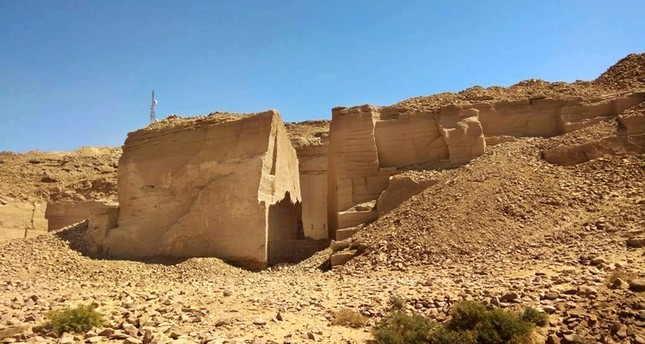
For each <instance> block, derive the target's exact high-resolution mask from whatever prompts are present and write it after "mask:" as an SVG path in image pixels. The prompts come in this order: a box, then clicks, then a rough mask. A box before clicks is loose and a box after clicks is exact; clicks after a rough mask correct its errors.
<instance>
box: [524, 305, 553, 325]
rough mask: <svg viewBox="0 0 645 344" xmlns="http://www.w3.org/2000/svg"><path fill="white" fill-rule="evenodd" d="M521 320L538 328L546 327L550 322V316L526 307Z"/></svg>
mask: <svg viewBox="0 0 645 344" xmlns="http://www.w3.org/2000/svg"><path fill="white" fill-rule="evenodd" d="M520 318H521V319H522V320H524V321H528V322H530V323H533V324H535V325H537V326H546V323H547V322H548V321H549V316H548V315H547V314H546V313H544V312H540V311H539V310H537V309H535V308H533V307H526V308H525V309H524V312H523V313H522V315H521V316H520Z"/></svg>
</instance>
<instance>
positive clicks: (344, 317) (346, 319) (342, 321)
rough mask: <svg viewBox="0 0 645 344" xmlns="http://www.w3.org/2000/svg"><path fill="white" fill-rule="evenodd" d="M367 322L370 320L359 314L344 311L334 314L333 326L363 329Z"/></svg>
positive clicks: (348, 310) (347, 310)
mask: <svg viewBox="0 0 645 344" xmlns="http://www.w3.org/2000/svg"><path fill="white" fill-rule="evenodd" d="M367 321H368V319H367V318H366V317H365V316H363V315H362V314H361V313H359V312H356V311H353V310H350V309H342V310H340V311H338V312H335V313H334V319H333V320H332V325H338V326H345V327H351V328H362V327H365V325H367Z"/></svg>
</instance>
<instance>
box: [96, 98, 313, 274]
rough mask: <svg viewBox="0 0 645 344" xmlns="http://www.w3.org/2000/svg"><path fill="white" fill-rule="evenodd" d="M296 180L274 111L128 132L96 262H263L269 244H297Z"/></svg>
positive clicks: (294, 166)
mask: <svg viewBox="0 0 645 344" xmlns="http://www.w3.org/2000/svg"><path fill="white" fill-rule="evenodd" d="M297 171H298V160H297V157H296V152H295V150H294V148H293V147H292V145H291V143H290V142H289V139H288V137H287V134H286V131H285V128H284V124H283V122H282V119H281V118H280V115H279V114H278V113H277V111H274V110H272V111H268V112H263V113H258V114H254V115H249V116H241V117H240V116H236V117H226V116H217V115H211V116H209V117H206V118H205V119H202V120H197V121H195V120H193V121H186V122H185V123H179V124H176V125H174V126H170V127H161V128H155V127H154V126H153V127H152V128H149V129H144V130H139V131H136V132H133V133H130V134H129V135H128V138H127V140H126V142H125V145H124V147H123V155H122V157H121V159H120V161H119V171H118V189H119V204H120V210H119V215H118V227H117V228H114V229H111V230H109V231H108V233H107V236H106V238H105V240H104V241H103V242H102V247H103V253H104V254H106V255H108V256H110V257H117V258H146V257H195V256H214V257H219V258H222V259H225V260H228V261H231V262H237V263H240V264H251V265H253V264H257V265H266V264H267V263H271V262H272V258H273V257H271V255H270V253H269V251H270V246H271V245H272V243H280V242H283V241H290V240H297V239H299V238H300V239H302V228H301V225H299V219H300V202H301V193H300V181H299V178H298V173H297ZM99 241H100V240H99Z"/></svg>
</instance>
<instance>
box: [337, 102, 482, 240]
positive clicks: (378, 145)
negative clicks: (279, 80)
mask: <svg viewBox="0 0 645 344" xmlns="http://www.w3.org/2000/svg"><path fill="white" fill-rule="evenodd" d="M478 115H479V111H478V110H477V109H474V108H470V109H464V108H461V107H458V106H449V107H446V108H443V109H441V110H439V111H427V112H423V111H422V112H415V111H407V110H405V109H399V108H379V107H374V106H369V105H365V106H360V107H354V108H335V109H333V110H332V122H331V131H330V152H329V172H330V173H329V201H328V202H329V214H330V219H329V221H330V226H332V232H333V233H335V230H337V229H341V228H346V227H351V226H355V225H357V224H360V223H364V222H367V221H371V220H374V219H375V218H376V217H377V216H378V212H377V211H376V210H375V209H369V208H367V209H366V208H365V207H357V206H358V205H361V204H363V203H365V202H372V201H375V200H377V199H378V198H379V195H380V194H381V192H383V190H385V189H386V188H387V186H388V182H389V178H390V176H391V175H393V174H395V173H396V171H397V168H401V167H406V166H411V165H418V164H423V165H425V166H428V167H450V166H458V165H461V164H464V163H466V162H468V161H470V160H471V159H472V158H474V157H477V156H479V155H481V154H483V153H484V149H485V146H486V143H485V141H484V135H483V131H482V126H481V123H480V122H479V119H478Z"/></svg>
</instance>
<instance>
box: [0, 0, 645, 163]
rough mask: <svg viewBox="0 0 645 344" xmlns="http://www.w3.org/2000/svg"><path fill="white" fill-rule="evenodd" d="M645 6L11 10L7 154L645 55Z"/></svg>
mask: <svg viewBox="0 0 645 344" xmlns="http://www.w3.org/2000/svg"><path fill="white" fill-rule="evenodd" d="M644 13H645V1H643V0H634V1H605V0H602V1H601V0H570V1H569V0H561V1H560V0H558V1H556V0H543V1H532V0H526V1H524V0H519V1H510V0H507V1H481V0H480V1H456V0H452V1H439V0H437V1H434V0H419V1H417V0H396V1H385V0H383V1H381V0H366V1H359V0H294V1H290V0H272V1H269V0H255V1H251V0H226V1H224V0H206V1H192V0H186V1H178V0H177V1H173V0H157V1H144V0H96V1H92V0H55V1H52V0H43V1H36V0H1V1H0V151H2V150H10V151H19V152H24V151H28V150H35V149H40V150H71V149H75V148H77V147H79V146H83V145H93V146H101V145H110V146H119V145H121V144H123V141H124V140H125V137H126V135H127V132H129V131H133V130H136V129H138V128H141V127H144V126H145V125H147V123H148V116H149V105H150V92H151V90H153V89H154V90H155V91H156V93H157V98H158V99H159V105H158V108H157V114H158V117H160V118H163V117H165V116H167V115H168V114H171V113H175V114H178V115H181V116H188V115H197V114H207V113H209V112H214V111H229V112H257V111H262V110H266V109H271V108H275V109H278V110H279V111H280V112H281V114H282V115H283V117H284V118H285V120H286V121H302V120H307V119H325V118H327V119H328V118H330V117H331V110H330V109H331V108H332V107H334V106H340V105H344V106H351V105H360V104H365V103H369V104H375V105H389V104H392V103H395V102H398V101H400V100H403V99H407V98H410V97H414V96H420V95H428V94H432V93H438V92H443V91H459V90H461V89H464V88H468V87H470V86H473V85H482V86H491V85H502V86H508V85H512V84H514V83H516V82H517V81H520V80H523V79H527V78H541V79H545V80H549V81H561V80H563V81H573V80H576V79H582V80H591V79H594V78H595V77H597V76H598V75H599V74H600V73H602V72H603V71H605V70H606V68H607V67H609V66H610V65H612V64H613V63H615V62H616V61H617V60H618V59H620V58H622V57H623V56H625V55H627V54H628V53H632V52H643V51H645V17H644Z"/></svg>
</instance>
